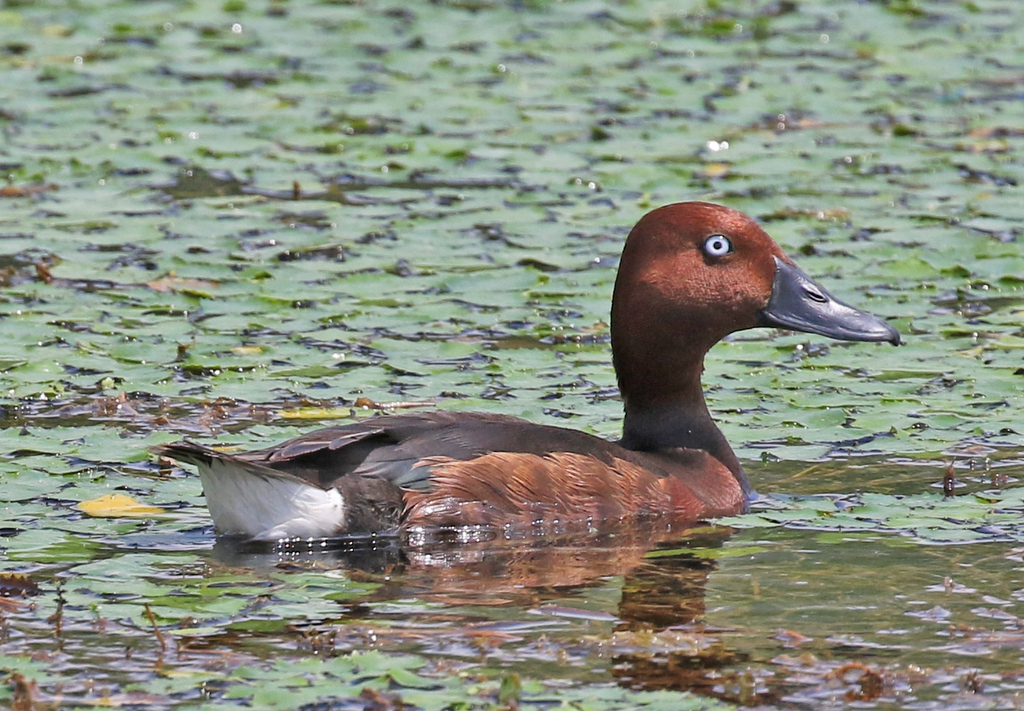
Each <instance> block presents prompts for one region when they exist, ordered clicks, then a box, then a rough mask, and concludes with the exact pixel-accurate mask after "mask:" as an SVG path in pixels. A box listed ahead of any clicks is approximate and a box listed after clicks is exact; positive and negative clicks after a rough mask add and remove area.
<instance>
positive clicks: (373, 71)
mask: <svg viewBox="0 0 1024 711" xmlns="http://www.w3.org/2000/svg"><path fill="white" fill-rule="evenodd" d="M1019 15H1020V13H1019V11H1018V9H1017V4H1016V1H1015V0H972V1H970V2H952V1H946V0H906V1H904V0H884V1H882V0H880V1H877V2H863V1H855V0H841V1H839V2H833V1H828V2H826V1H825V0H805V1H804V2H800V3H790V2H752V1H748V0H718V1H715V2H705V3H698V2H682V3H656V2H601V1H590V0H565V1H563V2H546V1H544V0H537V1H535V2H491V1H490V0H480V1H476V0H468V1H462V0H457V1H456V0H453V1H451V2H436V3H435V2H431V3H406V4H403V5H401V6H399V5H394V4H389V3H386V2H374V1H373V0H364V1H363V2H356V1H353V2H347V1H344V2H312V1H306V0H268V1H266V2H263V1H261V2H255V1H251V0H244V1H241V0H227V1H225V2H223V3H195V2H186V1H184V0H182V1H180V2H176V1H170V0H168V1H166V2H164V1H155V2H146V3H135V2H115V1H111V2H96V3H89V4H87V5H84V6H83V5H82V4H78V3H64V2H57V1H56V0H55V1H53V2H50V1H44V2H33V3H22V2H13V1H11V2H6V3H4V4H3V6H2V8H0V67H2V70H3V76H4V80H3V82H0V128H2V136H3V140H2V142H0V166H2V167H3V170H4V174H5V175H6V182H7V185H6V186H5V187H3V188H0V328H2V329H3V331H2V332H3V336H4V340H3V343H2V345H0V386H2V389H0V392H2V397H0V428H2V429H0V549H2V551H3V559H2V565H3V571H2V573H0V593H3V595H2V596H0V670H2V674H3V676H4V679H5V686H4V687H3V688H2V689H0V695H2V696H3V697H4V698H5V699H7V700H8V701H9V703H10V704H11V705H12V706H13V707H14V708H18V709H42V708H51V707H54V706H57V705H64V706H81V705H85V706H89V705H114V706H134V707H146V708H168V709H171V708H173V709H178V708H182V709H183V708H201V707H208V708H225V707H231V706H240V707H241V706H248V707H252V708H307V709H334V708H337V709H350V708H351V709H392V708H393V709H397V708H401V707H402V704H406V705H411V706H413V707H417V708H424V709H445V708H450V709H473V708H481V709H482V708H494V707H498V708H515V707H516V706H518V707H519V708H538V709H539V708H552V707H555V708H558V707H564V708H579V709H612V708H623V709H625V708H646V709H660V708H665V709H678V708H717V707H730V706H735V705H740V706H752V707H761V708H774V709H781V708H826V707H836V708H908V709H910V708H912V709H929V708H937V709H938V708H942V709H947V708H965V709H966V708H971V709H973V708H1015V707H1017V705H1018V702H1019V697H1020V694H1021V693H1022V692H1024V678H1022V675H1024V661H1022V647H1024V632H1022V623H1021V618H1022V617H1024V615H1022V612H1021V606H1022V604H1024V582H1022V577H1024V573H1022V568H1024V563H1022V554H1024V543H1022V541H1024V526H1022V524H1021V522H1022V521H1024V515H1022V514H1024V487H1020V486H1018V484H1019V481H1020V479H1021V477H1022V474H1024V469H1022V467H1024V462H1022V460H1021V457H1020V447H1021V445H1022V444H1024V442H1022V434H1021V433H1022V432H1024V425H1022V424H1021V417H1020V414H1019V413H1020V411H1021V407H1022V405H1024V396H1022V383H1024V381H1022V373H1024V362H1022V352H1024V351H1022V349H1024V332H1022V329H1021V321H1022V316H1024V289H1022V287H1024V254H1022V252H1021V248H1020V245H1019V239H1020V236H1021V234H1022V233H1024V207H1022V206H1024V202H1022V200H1021V195H1020V188H1019V182H1020V181H1021V180H1024V170H1022V167H1021V157H1020V156H1021V153H1020V149H1021V146H1022V142H1024V112H1022V111H1021V93H1020V76H1021V67H1020V62H1019V61H1018V57H1019V56H1020V37H1021V29H1022V28H1021V21H1020V19H1019ZM689 199H703V200H710V201H714V202H719V203H723V204H727V205H730V206H732V207H736V208H738V209H741V210H744V211H746V212H748V213H750V214H751V215H753V216H755V217H756V218H758V219H759V220H760V221H761V222H762V223H763V224H764V225H765V227H766V229H768V231H769V232H770V233H771V234H772V235H773V236H774V237H775V238H776V239H777V240H778V241H779V243H780V244H781V245H782V246H783V247H784V249H786V251H787V252H788V253H789V254H791V255H792V256H793V257H794V258H795V259H796V260H797V261H798V262H799V263H800V265H801V266H802V267H803V268H804V269H805V270H806V271H808V272H809V273H811V274H812V275H814V276H815V277H817V278H819V279H820V280H821V281H822V283H823V284H825V286H826V287H827V288H828V289H829V290H830V291H832V292H833V293H835V294H836V295H837V296H839V297H840V298H842V299H843V300H845V301H848V302H850V303H853V304H855V305H857V306H860V307H862V308H865V309H867V310H870V311H872V312H874V313H878V314H880V315H882V316H885V317H888V318H890V319H891V320H892V322H893V323H894V324H895V325H896V326H897V327H898V328H899V329H900V331H901V333H903V335H904V338H905V340H906V341H907V344H906V345H905V346H903V347H901V348H898V349H894V348H891V347H888V346H885V345H884V344H842V343H833V342H828V341H825V340H823V339H818V338H808V337H807V336H801V335H793V334H786V333H775V332H768V331H750V332H746V333H743V334H739V335H738V336H736V337H733V338H731V339H729V340H728V341H727V342H725V343H723V344H721V345H719V346H718V347H716V349H715V350H714V351H713V352H712V353H711V356H710V357H709V360H708V362H707V370H706V373H705V385H706V387H707V390H708V401H709V405H710V406H711V408H712V410H713V412H714V414H715V417H716V419H718V421H719V422H720V423H721V425H722V428H723V430H724V432H725V433H726V435H727V437H728V438H729V440H730V441H731V442H732V443H733V445H734V446H735V448H736V450H737V453H738V454H739V455H740V456H741V458H742V459H743V460H744V463H745V466H746V467H747V468H748V470H749V472H750V474H751V479H752V481H754V483H755V486H756V487H757V489H758V490H759V491H760V493H761V494H762V499H761V500H760V501H758V502H757V503H756V504H755V507H754V510H753V511H752V512H751V514H749V515H745V516H740V517H735V518H733V519H728V520H724V521H719V522H716V524H715V525H714V526H704V527H700V528H696V529H690V528H686V527H682V528H680V527H678V526H675V527H673V526H669V525H668V524H664V523H663V524H659V525H658V526H655V525H653V524H652V525H651V526H648V527H642V528H641V529H638V530H615V531H606V532H603V533H600V534H596V535H593V536H580V535H561V536H560V535H554V534H552V535H549V536H546V537H543V538H538V539H535V540H506V539H505V537H503V536H500V535H499V536H497V538H491V537H489V534H487V532H481V531H467V532H463V534H464V535H463V537H464V538H465V539H466V540H464V541H462V542H456V543H452V542H443V541H436V540H431V541H427V540H424V541H419V542H418V544H419V545H415V546H401V545H399V544H398V542H397V541H394V540H389V539H386V538H380V539H375V540H357V541H345V542H331V543H330V544H325V545H323V546H319V545H317V546H314V547H313V548H312V549H310V548H309V547H308V546H297V545H292V546H289V545H282V546H280V547H278V548H274V549H270V550H266V549H257V548H253V547H246V546H239V545H237V544H232V543H230V542H228V541H217V540H216V538H215V536H214V533H213V531H212V529H211V527H210V524H209V517H208V514H207V512H206V510H205V507H204V505H203V499H202V496H201V489H200V486H199V482H198V479H197V478H196V477H195V476H194V475H192V474H190V473H186V472H183V471H181V470H180V469H173V468H169V467H168V466H166V465H161V464H160V463H157V462H153V461H151V460H150V459H149V457H148V455H147V453H146V448H147V447H148V446H151V445H153V444H157V443H162V442H168V441H172V440H175V439H178V438H180V437H182V436H189V437H193V438H195V439H198V440H201V441H204V442H212V441H216V442H218V443H222V444H237V445H240V446H246V447H251V446H262V445H263V444H268V443H270V442H272V441H277V440H280V439H284V438H286V437H288V436H291V435H294V434H297V433H299V432H302V431H306V430H308V429H309V428H313V427H319V426H323V425H324V424H329V423H332V422H338V421H346V420H348V419H351V418H361V417H366V416H369V415H371V414H372V413H373V412H374V411H376V410H379V409H391V410H399V411H400V410H402V409H404V408H412V407H442V408H451V409H464V410H474V409H475V410H486V411H490V412H499V413H504V414H511V415H517V416H521V417H525V418H528V419H531V420H535V421H539V422H546V423H549V424H560V425H566V426H571V427H576V428H579V429H583V430H586V431H589V432H593V433H596V434H599V435H603V436H609V437H614V436H616V434H617V432H618V430H619V427H620V418H621V404H620V402H619V400H618V394H617V391H616V389H615V379H614V372H613V370H612V367H611V363H610V355H609V352H608V323H607V321H608V300H609V298H610V293H611V286H612V282H613V280H614V274H615V267H616V264H617V258H618V253H619V250H620V249H621V244H622V240H623V239H624V237H625V235H626V233H627V232H628V230H629V228H630V226H631V225H632V224H633V223H634V222H635V221H636V220H637V219H638V218H639V217H640V216H641V215H642V214H643V213H644V212H646V211H647V210H649V209H651V208H653V207H655V206H657V205H661V204H665V203H669V202H674V201H679V200H689ZM944 489H945V490H946V491H947V493H952V494H953V495H952V496H948V497H947V496H944ZM950 489H952V490H951V491H950ZM110 494H119V495H123V496H126V497H130V499H129V500H128V503H129V504H131V502H132V501H134V502H136V503H135V504H134V505H135V506H136V507H138V506H140V505H141V506H142V507H148V508H135V509H132V508H130V507H128V508H125V507H124V506H121V507H118V506H112V505H111V504H110V502H109V500H104V499H101V498H100V497H103V496H106V495H110ZM97 499H100V501H99V503H97ZM90 512H91V513H90ZM1021 703H1024V702H1021Z"/></svg>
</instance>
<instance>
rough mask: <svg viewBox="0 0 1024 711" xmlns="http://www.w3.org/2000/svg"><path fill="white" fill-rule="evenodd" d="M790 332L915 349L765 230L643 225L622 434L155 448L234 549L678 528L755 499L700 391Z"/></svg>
mask: <svg viewBox="0 0 1024 711" xmlns="http://www.w3.org/2000/svg"><path fill="white" fill-rule="evenodd" d="M757 327H773V328H777V329H784V330H787V331H798V332H803V333H808V334H814V335H819V336H824V337H828V338H833V339H840V340H847V341H867V342H887V343H891V344H893V345H900V343H901V339H900V334H899V332H898V331H897V330H896V329H895V328H894V327H893V326H892V325H891V324H889V323H888V322H887V321H885V320H884V319H882V318H880V317H878V316H875V315H873V314H871V313H868V312H867V311H863V310H861V309H858V308H855V307H853V306H850V305H848V304H846V303H844V302H842V301H840V300H839V299H837V298H835V297H834V296H832V295H831V294H830V293H829V292H828V291H826V290H825V288H824V287H822V286H821V285H820V284H818V283H817V282H816V281H815V280H814V279H812V278H811V277H810V276H808V275H807V274H806V273H804V272H803V271H802V270H800V269H799V268H798V267H797V266H796V264H795V263H794V262H793V261H792V260H791V259H790V258H789V257H787V256H786V255H785V253H784V252H783V251H782V249H781V248H780V247H779V245H778V244H777V243H776V242H775V241H774V240H773V239H772V238H771V237H770V236H769V235H768V234H767V233H766V232H765V231H764V229H762V228H761V226H760V225H759V224H758V223H757V222H756V221H755V220H754V219H752V218H750V217H749V216H747V215H745V214H743V213H742V212H739V211H737V210H735V209H732V208H729V207H725V206H722V205H716V204H712V203H706V202H680V203H675V204H670V205H665V206H663V207H659V208H657V209H654V210H652V211H651V212H649V213H647V214H646V215H644V216H643V217H642V218H641V219H640V221H639V222H637V223H636V225H635V226H634V227H633V229H632V230H631V232H630V233H629V235H628V237H627V238H626V241H625V244H624V246H623V249H622V256H621V259H620V261H619V267H618V273H617V275H616V279H615V286H614V290H613V294H612V306H611V322H610V331H611V338H610V340H611V351H612V363H613V366H614V368H615V373H616V377H617V381H618V386H619V391H620V394H621V397H622V403H623V408H624V417H623V424H622V437H621V439H619V440H618V441H610V440H606V439H603V438H601V437H598V436H595V435H592V434H588V433H586V432H582V431H578V430H573V429H569V428H564V427H556V426H551V425H542V424H536V423H533V422H529V421H527V420H523V419H520V418H517V417H511V416H508V415H501V414H491V413H480V412H453V411H445V410H436V411H425V412H418V413H407V414H382V415H376V416H373V417H369V418H367V419H364V420H361V421H358V422H354V423H349V424H342V425H338V426H333V427H327V428H325V429H320V430H317V431H313V432H309V433H306V434H303V435H301V436H298V437H295V438H293V439H290V440H288V441H285V442H281V443H279V444H275V445H273V446H270V447H267V448H264V449H257V450H252V451H244V452H234V453H232V452H226V451H219V450H217V449H214V448H213V447H209V446H207V445H204V444H201V443H199V442H195V441H190V440H183V441H180V442H175V443H170V444H162V445H158V446H155V447H153V448H152V449H151V451H152V452H153V453H154V454H155V455H157V456H159V457H166V458H169V459H172V460H175V461H177V462H179V463H182V464H189V465H194V466H196V467H198V471H199V478H200V480H201V482H202V487H203V492H204V494H205V498H206V504H207V507H208V508H209V511H210V515H211V517H212V519H213V524H214V527H215V529H216V531H217V533H218V534H220V535H224V536H233V537H241V538H244V539H248V540H252V541H277V540H281V539H294V538H302V539H314V538H329V537H334V536H347V535H352V534H382V533H395V532H399V533H400V532H402V531H409V530H414V529H415V530H423V529H429V528H445V527H473V526H484V527H509V526H525V527H531V526H534V527H535V526H543V525H564V524H568V523H571V522H584V523H585V524H586V525H595V524H598V523H601V522H609V521H626V520H639V519H642V518H644V517H650V516H672V517H674V518H676V519H678V518H681V519H683V520H686V521H692V522H697V521H700V520H703V519H707V518H713V517H719V516H728V515H733V514H737V513H740V512H742V511H744V510H746V508H747V506H748V503H749V501H750V500H751V498H752V497H754V496H755V494H754V492H753V489H752V487H751V484H750V481H749V479H748V477H747V474H746V473H745V472H744V470H743V467H742V466H741V464H740V461H739V459H738V458H737V457H736V454H735V453H734V452H733V450H732V448H731V447H730V445H729V443H728V442H727V441H726V438H725V436H724V435H723V434H722V432H721V430H720V429H719V428H718V426H717V425H716V424H715V422H714V420H713V419H712V417H711V414H710V412H709V411H708V406H707V403H706V402H705V399H704V391H703V387H702V383H701V376H702V373H703V370H704V359H705V356H706V354H707V353H708V351H709V350H710V349H711V348H712V347H713V346H714V345H715V344H716V343H718V342H719V341H721V340H722V339H723V338H725V337H726V336H728V335H730V334H733V333H736V332H737V331H743V330H746V329H751V328H757Z"/></svg>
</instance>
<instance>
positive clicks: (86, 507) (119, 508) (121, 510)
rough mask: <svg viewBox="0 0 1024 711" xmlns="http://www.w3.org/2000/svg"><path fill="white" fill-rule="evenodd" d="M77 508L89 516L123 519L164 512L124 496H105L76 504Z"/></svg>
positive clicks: (157, 507)
mask: <svg viewBox="0 0 1024 711" xmlns="http://www.w3.org/2000/svg"><path fill="white" fill-rule="evenodd" d="M78 508H79V509H81V510H82V511H84V512H85V513H87V514H88V515H90V516H103V517H106V518H123V517H127V516H152V515H153V514H162V513H166V511H165V510H164V509H162V508H160V507H159V506H149V505H148V504H143V503H141V502H139V501H136V500H135V499H133V498H132V497H130V496H128V495H126V494H107V495H106V496H101V497H99V498H97V499H89V500H88V501H83V502H81V503H80V504H78Z"/></svg>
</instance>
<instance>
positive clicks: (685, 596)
mask: <svg viewBox="0 0 1024 711" xmlns="http://www.w3.org/2000/svg"><path fill="white" fill-rule="evenodd" d="M731 533H732V529H729V528H725V527H716V526H708V525H704V526H699V527H696V528H694V527H685V526H683V527H680V526H673V525H672V524H671V523H668V522H666V521H664V520H659V521H656V522H648V523H647V524H645V525H641V526H630V527H628V528H622V529H619V530H614V529H612V530H602V531H596V532H591V533H590V534H589V535H580V532H578V531H571V532H569V531H566V532H564V535H547V536H543V537H537V536H525V535H521V536H515V535H497V534H496V533H494V532H493V531H490V532H489V531H487V530H485V529H465V528H464V529H458V530H441V531H429V532H428V531H415V532H413V534H412V536H411V537H410V538H409V539H405V540H401V539H399V538H398V537H397V536H391V537H386V536H364V537H347V538H342V539H324V540H318V541H315V542H307V541H302V542H299V541H279V542H277V543H275V544H260V543H254V542H251V541H240V540H238V539H232V538H220V539H218V541H217V544H216V546H215V547H214V549H213V553H214V556H215V557H216V558H217V559H218V560H220V561H221V562H223V563H225V564H228V565H233V566H237V565H242V566H247V567H268V566H272V567H281V566H283V567H290V566H301V567H303V568H306V567H309V566H317V567H331V568H333V567H340V568H344V569H346V570H347V571H348V572H349V575H350V576H351V578H352V579H355V580H360V581H366V582H375V583H379V584H380V586H379V587H378V588H376V589H375V590H374V591H373V592H372V593H369V594H367V595H366V596H365V597H364V598H362V599H360V600H354V601H348V604H352V605H354V607H353V612H354V615H356V616H363V615H364V614H365V609H364V608H361V605H360V603H363V604H365V603H369V602H380V601H387V600H397V599H407V598H409V597H416V598H417V599H420V600H424V601H429V602H434V603H441V604H446V605H472V606H501V607H521V608H523V609H525V610H534V609H539V610H541V611H545V610H551V611H554V612H555V613H556V614H565V613H566V612H567V608H555V607H549V606H547V603H550V602H552V601H555V600H559V601H564V600H565V598H566V597H568V596H571V595H573V594H576V593H579V592H581V591H584V590H585V589H587V588H596V587H605V586H608V585H609V584H610V581H609V579H614V578H617V577H621V578H622V581H621V584H620V599H619V603H618V608H617V614H616V615H615V618H611V617H610V616H609V619H615V626H614V632H613V638H614V639H613V645H612V646H613V648H614V649H615V653H614V655H613V656H612V659H611V661H612V662H613V666H612V673H613V675H614V676H615V677H616V679H618V680H619V682H620V683H621V684H622V685H624V686H628V687H630V688H635V689H675V690H686V691H693V692H696V693H700V694H702V695H706V696H714V697H717V698H724V699H728V700H731V701H743V702H748V703H749V702H750V701H752V700H765V697H764V696H761V695H759V694H757V693H756V692H757V691H758V690H757V689H756V684H754V682H753V680H751V679H746V678H745V677H744V676H743V675H742V674H741V673H735V674H732V673H728V672H723V669H725V668H727V667H729V668H731V667H735V666H736V665H738V664H742V663H743V662H744V661H746V659H747V657H746V656H745V655H743V654H741V653H739V652H736V651H733V650H730V649H729V648H728V647H727V646H726V645H725V644H723V642H722V640H721V635H720V634H718V633H719V632H721V630H708V629H707V628H706V627H705V625H704V615H705V590H706V588H707V585H708V580H709V578H710V576H711V575H712V574H713V573H714V572H715V571H716V570H717V567H718V566H717V563H716V561H715V555H714V551H715V549H719V548H721V547H722V545H723V543H724V542H725V541H726V540H727V539H728V538H729V536H730V534H731ZM611 584H615V583H614V580H613V581H612V583H611ZM761 691H762V692H763V691H764V690H763V689H762V690H761Z"/></svg>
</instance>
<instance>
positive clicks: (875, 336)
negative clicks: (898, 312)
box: [761, 257, 901, 346]
mask: <svg viewBox="0 0 1024 711" xmlns="http://www.w3.org/2000/svg"><path fill="white" fill-rule="evenodd" d="M761 325H762V326H775V327H776V328H787V329H790V330H792V331H803V332H804V333H815V334H817V335H819V336H828V337H829V338H838V339H841V340H844V341H887V342H889V343H891V344H893V345H894V346H898V345H900V343H901V341H900V334H899V331H897V330H896V329H895V328H893V327H892V326H890V325H889V324H888V323H886V322H885V321H883V320H882V319H880V318H879V317H877V316H875V315H873V314H869V313H868V312H866V311H861V310H860V309H855V308H854V307H852V306H850V305H848V304H844V303H843V302H842V301H840V300H839V299H837V298H835V297H834V296H832V295H831V294H830V293H828V292H827V291H825V289H823V288H822V287H821V285H820V284H818V283H817V282H816V281H814V280H813V279H811V278H810V277H809V276H807V275H806V274H804V273H803V272H802V271H800V270H799V269H797V268H796V267H795V266H793V265H792V264H787V263H786V262H783V261H782V260H781V259H779V258H778V257H776V258H775V282H774V283H773V284H772V296H771V298H770V299H769V300H768V305H767V306H765V307H764V308H763V309H761Z"/></svg>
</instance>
